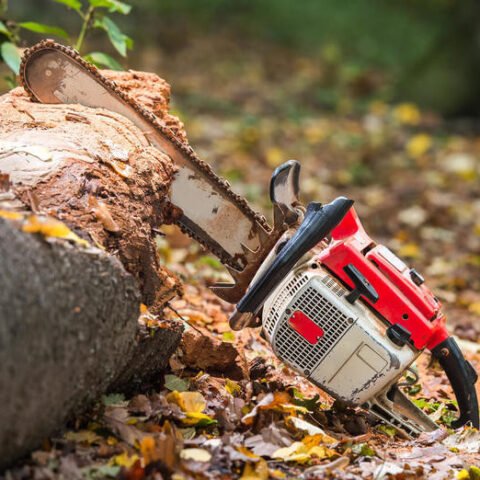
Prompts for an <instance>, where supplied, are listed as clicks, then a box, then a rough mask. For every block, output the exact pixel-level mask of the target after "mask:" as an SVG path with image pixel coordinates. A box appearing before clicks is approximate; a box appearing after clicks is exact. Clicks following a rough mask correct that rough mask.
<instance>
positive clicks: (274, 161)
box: [266, 147, 285, 168]
mask: <svg viewBox="0 0 480 480" xmlns="http://www.w3.org/2000/svg"><path fill="white" fill-rule="evenodd" d="M266 157H267V165H268V166H269V167H271V168H275V167H278V166H279V165H280V164H281V163H282V162H283V160H284V159H285V155H284V153H283V152H282V150H280V149H279V148H277V147H271V148H269V149H268V150H267V152H266Z"/></svg>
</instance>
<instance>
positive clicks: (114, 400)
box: [102, 393, 126, 405]
mask: <svg viewBox="0 0 480 480" xmlns="http://www.w3.org/2000/svg"><path fill="white" fill-rule="evenodd" d="M102 402H103V404H104V405H125V404H126V401H125V395H123V393H111V394H110V395H102Z"/></svg>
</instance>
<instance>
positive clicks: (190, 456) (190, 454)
mask: <svg viewBox="0 0 480 480" xmlns="http://www.w3.org/2000/svg"><path fill="white" fill-rule="evenodd" d="M180 458H182V459H183V460H194V461H196V462H209V461H210V460H211V458H212V454H211V453H210V452H209V451H208V450H204V449H203V448H184V449H183V450H182V451H181V452H180Z"/></svg>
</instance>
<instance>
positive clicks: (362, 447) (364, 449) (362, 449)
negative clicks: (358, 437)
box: [352, 443, 377, 457]
mask: <svg viewBox="0 0 480 480" xmlns="http://www.w3.org/2000/svg"><path fill="white" fill-rule="evenodd" d="M352 452H353V453H354V454H355V455H361V456H363V457H374V456H375V455H376V454H377V453H376V452H375V450H374V449H373V448H372V447H371V446H370V445H369V444H368V443H356V444H355V445H353V446H352Z"/></svg>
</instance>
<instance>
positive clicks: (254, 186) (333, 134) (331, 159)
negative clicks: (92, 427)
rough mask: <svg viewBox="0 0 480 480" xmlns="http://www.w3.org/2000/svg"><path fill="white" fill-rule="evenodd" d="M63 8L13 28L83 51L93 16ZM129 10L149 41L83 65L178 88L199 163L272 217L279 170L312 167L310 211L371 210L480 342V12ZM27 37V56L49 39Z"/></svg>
mask: <svg viewBox="0 0 480 480" xmlns="http://www.w3.org/2000/svg"><path fill="white" fill-rule="evenodd" d="M2 1H3V2H5V0H0V5H1V4H2ZM55 1H56V2H67V3H70V4H71V2H74V3H76V2H78V1H79V0H55ZM55 1H54V0H10V1H9V11H8V19H9V21H10V22H12V21H17V22H18V21H26V20H29V21H36V22H43V23H45V24H48V25H59V26H61V27H63V28H64V29H65V30H67V31H68V32H69V33H71V35H72V37H73V38H72V39H70V43H73V42H74V40H75V38H76V37H77V35H78V31H79V29H80V24H81V19H80V17H79V15H77V14H76V12H74V11H69V10H68V9H66V8H65V6H64V5H60V4H58V3H55ZM94 1H95V2H102V1H107V2H108V3H109V4H111V3H112V2H114V3H115V2H117V0H88V2H90V3H92V2H94ZM82 2H83V3H82V5H84V6H86V5H87V0H82ZM127 3H129V4H131V5H132V6H133V8H132V10H131V12H130V13H129V14H128V15H122V14H121V13H118V12H117V13H112V14H110V13H108V12H107V15H108V16H109V17H111V18H112V19H114V21H115V23H116V24H117V25H118V27H119V28H120V29H121V30H122V31H123V32H125V33H126V34H128V35H129V36H130V37H131V38H132V39H133V40H134V45H133V48H132V49H131V50H129V52H128V57H127V58H122V57H121V56H120V55H119V54H118V53H117V52H116V50H115V48H114V47H113V46H112V43H111V42H110V41H109V38H108V36H107V35H106V33H105V32H104V31H102V30H101V29H100V30H94V31H92V32H91V33H90V34H89V35H88V36H87V38H86V42H85V45H84V48H82V53H84V54H85V53H87V52H91V51H93V50H97V51H102V52H106V53H108V54H110V55H112V56H114V57H115V59H116V60H117V61H119V62H120V63H121V64H122V66H123V67H124V68H134V69H140V70H147V71H153V72H155V73H157V74H158V75H160V76H161V77H163V78H165V79H166V80H167V81H168V82H169V83H170V85H171V86H172V108H173V112H174V113H175V114H177V115H178V116H179V117H180V118H181V120H182V121H183V122H184V123H185V126H186V131H187V133H188V138H189V140H190V142H191V144H192V146H193V147H194V148H195V150H196V151H197V153H198V154H199V156H200V157H201V158H203V159H205V160H206V161H208V162H209V163H210V164H211V165H212V166H213V167H214V169H215V170H216V171H217V172H219V174H221V175H222V176H224V177H226V178H227V179H228V180H229V181H230V182H231V183H232V185H233V188H234V190H235V191H237V192H239V193H241V194H243V195H245V196H246V197H247V198H248V200H249V201H251V202H252V203H253V204H254V205H255V207H256V208H258V209H260V210H263V212H264V213H265V214H266V215H267V216H268V217H270V213H271V206H270V204H269V200H268V182H269V178H270V175H271V172H272V170H273V169H274V168H275V167H277V166H278V165H279V164H280V163H282V162H283V161H285V160H288V159H289V158H296V159H298V160H300V161H301V164H302V175H301V192H302V199H303V200H304V201H308V200H311V199H315V200H320V201H330V200H331V199H332V198H334V197H335V196H336V195H348V196H350V197H351V198H353V199H355V201H356V204H355V205H356V209H357V211H358V212H359V213H360V216H361V218H362V221H363V222H364V224H365V226H366V228H367V229H368V231H369V233H371V235H372V237H373V238H375V239H376V240H378V241H379V242H382V243H385V244H387V245H388V246H389V247H390V248H392V249H393V250H394V251H395V252H396V253H398V254H399V255H400V256H402V257H403V258H405V259H406V260H407V261H408V262H409V263H411V264H413V265H415V266H416V267H417V268H419V269H420V270H421V271H422V272H423V273H424V274H425V275H426V277H427V279H428V282H429V285H430V286H432V287H434V288H435V291H436V294H437V295H438V296H439V298H441V300H442V301H445V302H446V303H448V305H449V307H448V308H449V309H448V312H449V313H454V315H452V317H453V321H454V323H457V324H458V325H459V328H461V329H463V330H462V331H461V332H458V333H461V334H462V335H463V336H464V337H467V338H472V339H474V338H480V322H479V321H478V315H480V122H479V120H478V119H479V117H480V95H479V94H478V93H479V89H478V86H477V83H478V79H479V78H480V2H478V0H461V1H460V0H343V1H342V2H339V1H335V0H297V1H293V0H258V1H253V0H235V1H233V0H229V1H228V0H130V1H128V0H127ZM10 25H12V24H11V23H10ZM21 33H22V42H23V44H21V45H23V46H27V45H28V44H31V43H34V42H36V41H38V40H39V39H40V38H42V36H45V35H41V34H36V33H32V32H28V31H22V32H21ZM48 36H50V35H48ZM122 38H123V37H121V35H120V36H119V35H118V32H117V40H118V39H120V40H119V41H120V43H122V41H123V40H125V39H123V40H122ZM124 43H125V42H124ZM123 46H124V47H125V44H124V45H123ZM117 50H118V49H117ZM5 71H6V70H5ZM4 89H6V86H4ZM177 247H178V245H177ZM171 248H174V249H175V248H176V247H175V242H173V241H170V239H169V243H168V245H167V247H166V251H167V253H166V254H165V256H166V257H168V256H169V255H170V256H171V251H170V250H171ZM192 249H193V250H192ZM168 252H170V253H168ZM176 252H177V254H176V256H175V258H176V259H177V260H178V261H179V262H180V263H181V264H182V266H188V265H189V261H190V260H191V261H195V259H196V258H198V255H197V253H198V252H197V251H196V250H195V246H194V245H193V244H192V245H190V246H189V247H188V248H183V247H182V248H181V249H180V250H178V248H177V249H176ZM164 253H165V252H164ZM207 263H208V264H209V265H210V264H211V261H210V260H209V262H207ZM199 269H200V267H199V265H196V266H195V268H191V269H190V270H189V280H188V281H191V275H192V274H194V273H195V274H197V273H198V272H199ZM206 275H207V277H208V278H211V275H212V272H211V269H210V270H209V271H208V272H207V274H206ZM462 332H463V333H462Z"/></svg>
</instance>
